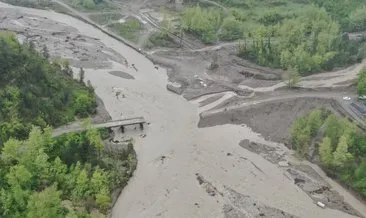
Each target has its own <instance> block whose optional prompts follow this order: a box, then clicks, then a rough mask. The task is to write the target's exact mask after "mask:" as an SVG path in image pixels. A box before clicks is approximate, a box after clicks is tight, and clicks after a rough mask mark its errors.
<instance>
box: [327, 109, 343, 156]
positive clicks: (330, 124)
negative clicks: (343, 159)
mask: <svg viewBox="0 0 366 218" xmlns="http://www.w3.org/2000/svg"><path fill="white" fill-rule="evenodd" d="M325 123H326V128H325V131H324V134H325V136H327V137H329V138H330V140H331V144H332V147H333V150H335V149H336V145H337V144H338V139H339V137H340V135H342V134H343V127H342V125H341V123H340V122H339V121H338V119H337V117H336V115H334V114H331V115H330V116H329V117H328V118H327V120H326V121H325Z"/></svg>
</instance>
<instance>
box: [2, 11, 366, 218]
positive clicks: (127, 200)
mask: <svg viewBox="0 0 366 218" xmlns="http://www.w3.org/2000/svg"><path fill="white" fill-rule="evenodd" d="M0 7H2V8H4V7H6V8H7V9H6V10H5V11H6V12H4V13H10V11H11V9H9V7H10V6H8V5H5V4H0ZM18 9H20V10H21V11H20V12H21V13H26V14H28V15H31V16H30V17H36V16H39V17H47V19H50V20H53V21H56V22H58V23H63V24H65V25H67V26H72V27H73V31H77V32H78V33H79V34H80V35H82V36H85V35H86V36H92V37H93V38H95V39H97V40H96V41H98V42H100V43H102V45H103V46H105V47H103V49H101V52H102V53H105V51H107V50H108V49H112V50H114V51H115V52H116V53H118V54H119V55H121V56H122V57H123V59H122V58H117V54H113V53H114V52H113V53H111V52H109V53H108V51H107V53H108V54H110V55H111V54H113V55H112V58H113V59H112V58H111V60H116V61H108V63H109V64H108V65H106V67H104V68H94V67H92V68H90V67H86V69H85V79H86V80H90V82H91V84H92V85H93V86H94V87H95V91H96V94H97V95H98V96H99V97H100V98H101V99H103V102H104V104H105V107H106V109H107V111H108V112H109V114H110V115H111V117H112V119H118V118H121V117H123V116H144V117H145V119H146V120H148V121H149V122H150V123H151V125H149V126H148V127H147V128H146V129H145V131H146V137H145V138H142V137H140V136H139V134H140V132H137V131H135V130H134V129H128V130H127V133H128V135H130V136H132V137H133V138H134V140H135V150H136V153H137V157H138V160H139V164H138V166H137V170H136V171H135V175H134V177H133V178H132V179H131V181H130V182H129V184H128V185H127V187H126V188H125V189H124V190H123V192H122V194H121V195H120V197H119V199H118V201H117V202H116V204H115V206H114V208H113V211H112V216H113V217H122V218H124V217H134V218H135V217H159V216H165V217H235V216H236V217H238V216H239V215H237V214H244V215H249V216H260V214H264V215H265V216H268V217H270V216H271V214H276V216H277V215H278V216H279V217H281V216H282V217H289V216H295V217H322V218H323V217H352V216H351V215H349V214H346V213H343V212H341V211H339V210H334V209H321V208H319V207H317V206H316V205H315V204H314V202H313V200H312V199H311V198H309V196H308V195H307V194H306V193H305V192H303V191H302V190H301V189H300V188H299V187H298V186H297V185H296V184H294V180H293V179H291V178H289V177H288V176H287V175H286V173H285V172H286V169H284V168H281V167H280V166H278V165H276V164H274V163H272V162H270V161H268V160H266V159H265V158H263V157H262V156H261V155H258V154H256V153H253V152H251V151H248V150H247V149H243V148H242V147H240V146H239V143H240V142H241V141H242V140H243V139H248V140H249V141H251V142H255V143H261V144H265V145H267V146H271V147H278V148H280V149H281V150H283V151H284V152H283V155H284V157H286V158H288V159H289V160H291V159H292V157H291V152H290V151H289V150H288V149H287V148H286V147H285V146H284V145H282V144H278V143H274V142H271V141H268V140H265V139H264V138H263V137H262V136H261V135H259V134H258V133H255V132H253V131H252V129H250V128H248V127H247V126H245V125H243V126H241V125H231V124H226V125H218V126H213V127H209V128H201V129H200V128H198V127H197V124H198V122H199V116H198V114H199V109H198V105H196V104H194V103H191V102H188V101H186V100H185V99H184V98H182V97H180V96H177V95H175V94H173V93H170V92H168V91H167V90H166V85H167V80H168V77H167V72H166V70H165V69H163V68H158V69H155V68H154V64H153V63H152V62H151V61H149V60H148V59H146V57H144V56H143V55H141V54H140V53H138V52H136V51H135V50H133V49H131V48H130V47H128V46H126V45H124V44H121V43H120V42H119V41H117V40H115V39H113V38H111V37H109V36H107V35H105V34H104V33H103V32H101V31H100V30H97V29H95V28H93V27H92V26H90V25H87V24H85V23H83V22H81V21H79V20H76V19H74V18H71V17H69V16H66V15H61V14H57V13H54V12H49V11H41V10H34V9H26V8H18ZM15 26H17V27H19V28H25V27H22V26H21V25H16V24H15ZM71 34H72V32H71ZM67 36H68V34H67V35H65V36H64V37H65V38H62V40H60V43H61V41H63V43H62V44H64V43H65V41H64V40H65V39H66V37H67ZM50 38H52V37H50ZM86 44H87V43H86ZM92 45H93V44H92ZM63 48H64V50H65V51H68V49H69V48H68V47H65V46H64V47H63ZM52 51H53V50H51V52H52ZM65 51H62V52H65ZM71 53H72V52H71ZM119 55H118V56H119ZM124 59H125V60H127V62H128V63H129V64H132V63H133V64H134V65H135V67H136V69H137V70H135V69H134V68H131V67H128V66H126V65H125V64H124ZM80 63H81V64H83V61H81V62H80ZM111 71H122V72H125V73H127V74H130V75H132V76H133V77H134V78H135V79H134V80H130V79H124V78H122V77H117V76H114V75H111V74H110V73H109V72H111ZM173 73H174V72H173ZM113 88H119V89H121V90H122V92H123V93H124V94H125V98H120V99H119V98H116V96H115V93H114V89H113ZM213 103H215V102H213ZM211 104H212V103H210V104H208V105H206V106H207V108H208V109H209V108H210V106H212V105H211ZM347 201H348V202H349V204H351V205H353V206H354V207H357V210H360V212H361V213H364V211H362V209H363V208H364V205H362V204H361V205H358V203H357V202H356V201H355V200H354V199H352V198H347ZM254 204H256V205H258V206H257V207H253V205H254ZM239 217H240V216H239Z"/></svg>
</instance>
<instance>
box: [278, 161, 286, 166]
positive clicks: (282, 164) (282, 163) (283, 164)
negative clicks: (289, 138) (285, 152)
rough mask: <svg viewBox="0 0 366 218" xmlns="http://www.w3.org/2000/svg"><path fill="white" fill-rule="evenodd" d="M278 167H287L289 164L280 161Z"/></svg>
mask: <svg viewBox="0 0 366 218" xmlns="http://www.w3.org/2000/svg"><path fill="white" fill-rule="evenodd" d="M278 166H280V167H288V166H289V164H288V162H287V161H280V162H278Z"/></svg>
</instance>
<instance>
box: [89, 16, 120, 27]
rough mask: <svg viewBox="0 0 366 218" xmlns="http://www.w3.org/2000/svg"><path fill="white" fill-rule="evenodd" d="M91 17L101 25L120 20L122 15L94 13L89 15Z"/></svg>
mask: <svg viewBox="0 0 366 218" xmlns="http://www.w3.org/2000/svg"><path fill="white" fill-rule="evenodd" d="M89 18H90V19H91V20H93V21H94V22H96V23H98V24H100V25H106V24H108V23H110V22H113V21H118V20H119V19H121V18H122V15H121V14H120V13H112V14H92V15H89Z"/></svg>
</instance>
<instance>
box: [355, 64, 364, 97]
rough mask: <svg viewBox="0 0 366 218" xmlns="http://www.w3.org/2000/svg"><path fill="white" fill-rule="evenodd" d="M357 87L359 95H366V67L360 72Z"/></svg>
mask: <svg viewBox="0 0 366 218" xmlns="http://www.w3.org/2000/svg"><path fill="white" fill-rule="evenodd" d="M356 89H357V94H358V95H366V68H363V69H362V70H361V71H360V72H359V76H358V80H357V85H356Z"/></svg>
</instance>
